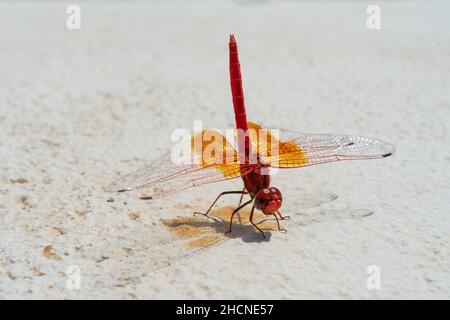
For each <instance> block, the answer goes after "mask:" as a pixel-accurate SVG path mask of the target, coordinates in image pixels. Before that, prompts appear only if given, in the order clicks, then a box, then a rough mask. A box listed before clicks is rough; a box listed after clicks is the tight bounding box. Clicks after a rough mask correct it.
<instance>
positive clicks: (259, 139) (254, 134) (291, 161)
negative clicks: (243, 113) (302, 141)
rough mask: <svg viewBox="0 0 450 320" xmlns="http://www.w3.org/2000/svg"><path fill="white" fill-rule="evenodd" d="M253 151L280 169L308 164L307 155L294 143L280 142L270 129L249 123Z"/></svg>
mask: <svg viewBox="0 0 450 320" xmlns="http://www.w3.org/2000/svg"><path fill="white" fill-rule="evenodd" d="M248 129H249V137H250V141H251V144H252V150H253V151H254V152H257V153H259V154H260V156H262V157H263V158H264V157H266V158H267V160H269V161H270V158H271V157H272V156H273V158H275V161H271V162H272V163H273V164H275V165H276V166H279V167H299V166H303V165H306V164H307V163H308V158H307V153H306V151H305V150H303V149H302V148H301V147H299V146H298V145H296V144H295V143H294V142H292V141H286V142H284V141H280V140H279V139H278V138H277V137H276V136H275V135H273V134H272V132H271V131H270V130H269V129H266V128H263V127H262V126H261V125H259V124H257V123H253V122H248Z"/></svg>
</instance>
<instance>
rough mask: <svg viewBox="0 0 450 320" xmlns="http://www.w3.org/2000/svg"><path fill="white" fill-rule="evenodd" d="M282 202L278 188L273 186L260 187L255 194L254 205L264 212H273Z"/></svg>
mask: <svg viewBox="0 0 450 320" xmlns="http://www.w3.org/2000/svg"><path fill="white" fill-rule="evenodd" d="M282 202H283V197H282V195H281V192H280V190H278V189H277V188H275V187H270V188H262V189H261V190H259V191H258V193H257V194H256V196H255V207H256V208H257V209H259V210H261V211H262V212H264V214H267V215H269V214H275V213H276V212H277V211H278V210H279V209H280V208H281V203H282Z"/></svg>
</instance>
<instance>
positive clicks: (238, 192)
mask: <svg viewBox="0 0 450 320" xmlns="http://www.w3.org/2000/svg"><path fill="white" fill-rule="evenodd" d="M241 193H244V191H224V192H222V193H221V194H219V195H218V196H217V198H216V200H214V202H213V203H212V204H211V206H210V207H209V209H208V210H207V211H206V212H205V213H203V212H197V211H196V212H194V216H195V215H197V214H201V215H202V216H205V217H207V216H208V214H209V212H210V211H211V209H212V208H213V207H214V205H215V204H216V202H217V200H219V198H220V197H221V196H223V195H225V194H241ZM245 193H246V192H245Z"/></svg>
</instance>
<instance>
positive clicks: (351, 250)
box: [0, 1, 450, 299]
mask: <svg viewBox="0 0 450 320" xmlns="http://www.w3.org/2000/svg"><path fill="white" fill-rule="evenodd" d="M79 4H80V6H81V10H82V28H81V30H79V31H69V30H67V29H66V27H65V23H66V17H67V14H66V13H65V11H66V6H67V3H65V2H42V3H32V2H20V3H13V2H12V1H11V2H3V3H0V158H1V162H0V298H24V299H32V298H52V299H57V298H69V299H79V298H95V299H104V298H120V299H122V298H130V299H136V298H139V299H146V298H166V299H175V298H181V299H191V298H196V299H211V298H212V299H217V298H255V299H294V298H313V299H316V298H327V299H347V298H350V299H355V298H363V299H378V298H387V299H394V298H447V299H448V298H449V297H450V271H449V268H450V249H449V242H450V201H449V199H450V186H449V185H450V170H449V168H450V148H449V146H450V132H449V124H450V99H449V98H450V90H449V88H450V60H449V57H450V19H449V15H448V13H449V12H450V10H449V9H450V5H449V4H448V3H446V2H430V1H427V2H425V1H424V2H423V3H422V2H400V1H399V2H394V3H390V2H381V3H380V4H379V5H380V6H381V8H382V28H381V30H378V31H373V30H372V31H371V30H368V29H367V28H366V18H367V14H366V8H367V5H368V4H367V3H359V2H321V3H313V2H301V3H293V2H271V1H266V2H256V1H255V2H252V1H237V2H230V3H216V2H213V3H209V2H208V3H207V2H199V3H195V4H190V5H187V4H184V3H181V2H180V3H170V4H164V3H159V2H155V3H151V2H149V3H145V2H132V3H129V4H120V3H118V2H111V3H108V2H101V3H100V2H95V3H91V2H80V3H79ZM229 33H235V34H236V37H237V41H238V44H239V49H240V57H241V63H242V72H243V78H244V88H245V94H246V103H247V112H248V117H249V119H251V120H253V121H256V122H261V123H267V124H270V125H273V126H279V127H282V128H288V129H295V130H297V131H302V132H312V133H345V134H360V135H366V136H374V137H377V138H379V139H382V140H386V141H390V142H392V143H394V144H395V145H396V147H397V153H396V155H395V156H394V157H390V158H387V159H383V160H377V161H367V162H349V163H336V164H330V165H325V166H318V167H310V168H305V169H298V170H289V171H283V172H282V173H279V174H277V175H276V176H275V177H274V178H273V184H274V185H275V186H277V187H278V188H280V189H281V190H282V192H283V195H284V199H285V200H284V204H283V208H282V212H283V213H284V214H287V215H291V216H292V217H293V220H292V221H291V222H290V224H289V223H286V225H285V226H286V228H287V229H288V233H287V234H282V233H279V232H272V233H271V235H270V239H269V241H260V239H259V238H258V234H256V233H255V232H253V230H252V229H251V228H247V229H244V230H243V231H242V230H241V231H242V232H239V230H238V231H237V233H236V234H235V236H233V237H232V238H231V239H230V240H228V241H225V242H223V243H221V244H220V245H217V246H214V247H212V248H209V249H207V250H202V251H200V252H195V253H193V252H192V251H189V250H188V249H187V248H186V247H184V246H183V241H182V240H180V239H177V237H176V236H175V235H174V234H171V233H170V232H169V231H168V230H167V229H166V228H165V227H164V226H163V225H162V223H161V219H162V218H174V217H178V216H180V217H183V216H186V217H188V216H190V215H191V214H192V212H193V211H196V210H204V209H206V208H207V207H208V206H209V204H210V203H211V201H212V200H213V199H214V198H215V196H216V194H217V193H218V192H220V191H223V190H230V189H231V190H232V189H236V188H237V189H239V188H240V187H241V183H240V181H235V182H225V183H219V184H216V185H211V186H208V187H206V188H199V189H193V190H191V191H189V192H183V193H181V194H179V195H177V196H175V197H173V198H170V199H164V200H158V201H156V200H155V201H140V200H136V199H134V198H132V197H128V196H126V195H116V194H107V193H105V192H104V191H102V189H101V187H102V186H103V185H104V184H106V183H108V182H110V181H111V180H114V179H115V178H117V176H118V174H119V173H125V172H128V171H131V170H134V169H137V168H138V167H139V166H141V165H143V164H144V163H145V162H147V161H149V160H151V159H153V158H155V157H157V156H158V155H160V154H162V153H163V152H165V151H168V150H169V149H170V147H171V145H172V142H171V140H170V134H171V132H172V131H173V130H174V129H176V128H186V129H192V128H193V122H194V120H202V121H203V123H204V125H205V126H209V127H216V128H222V129H224V128H226V127H230V126H232V125H233V121H234V119H233V114H232V104H231V97H230V89H229V79H228V65H227V63H228V51H227V50H228V47H227V41H228V34H229ZM333 195H335V196H337V198H336V199H334V198H335V196H333ZM109 198H112V201H114V202H108V201H107V200H108V199H109ZM333 199H334V200H333ZM110 201H111V200H110ZM236 202H237V197H234V198H233V197H231V196H230V197H229V198H227V199H224V200H223V202H221V203H220V205H219V207H220V206H224V205H235V204H236ZM330 212H331V213H330ZM333 212H334V213H333ZM358 212H368V213H372V214H370V215H369V216H367V217H364V218H361V219H346V218H347V217H352V216H354V215H355V213H356V214H357V213H358ZM328 214H329V216H327V215H328ZM302 215H308V216H310V217H315V216H325V218H327V217H331V219H323V220H329V221H323V220H321V219H317V221H318V222H320V223H298V222H299V220H301V217H302ZM296 219H297V224H296V223H295V222H296ZM313 220H314V219H313ZM181 256H184V258H183V259H178V258H179V257H181ZM168 262H170V264H168ZM371 265H375V266H377V267H379V270H380V272H381V288H380V289H379V290H369V289H368V287H367V285H366V283H367V279H368V277H369V274H368V273H367V268H368V266H371ZM70 267H75V268H79V271H80V276H81V278H80V279H81V284H80V288H79V289H76V288H75V289H73V287H71V286H70V285H69V286H68V285H67V280H70V279H69V276H68V275H67V274H66V273H67V271H68V268H69V270H70ZM72 270H73V269H72Z"/></svg>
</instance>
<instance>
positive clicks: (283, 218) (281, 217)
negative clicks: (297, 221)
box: [277, 211, 291, 220]
mask: <svg viewBox="0 0 450 320" xmlns="http://www.w3.org/2000/svg"><path fill="white" fill-rule="evenodd" d="M277 213H278V216H279V217H280V219H281V220H291V216H284V217H283V216H282V215H281V213H280V211H277Z"/></svg>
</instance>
